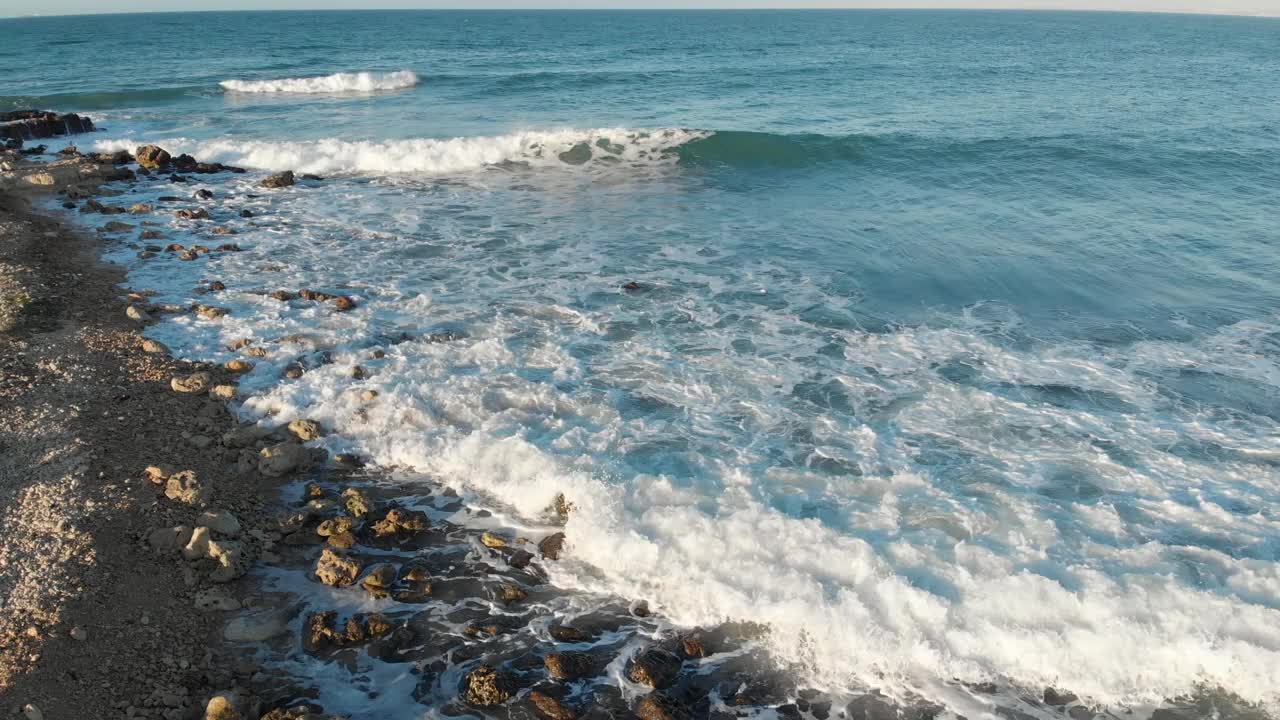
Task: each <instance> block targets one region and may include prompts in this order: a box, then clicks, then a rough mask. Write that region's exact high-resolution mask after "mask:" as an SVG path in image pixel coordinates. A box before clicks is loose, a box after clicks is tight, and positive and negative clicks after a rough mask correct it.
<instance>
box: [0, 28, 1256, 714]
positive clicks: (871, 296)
mask: <svg viewBox="0 0 1280 720" xmlns="http://www.w3.org/2000/svg"><path fill="white" fill-rule="evenodd" d="M161 39H162V40H163V41H160V40H161ZM32 57H42V58H47V59H50V61H48V62H39V63H32V62H29V58H32ZM0 67H8V68H13V69H16V71H15V72H6V73H3V77H0V109H10V108H16V107H27V106H37V107H42V108H45V107H47V108H52V109H57V110H67V111H81V112H87V113H89V114H90V115H91V116H93V117H94V118H95V119H97V120H98V122H99V125H101V126H103V127H104V128H105V131H104V132H103V133H100V134H98V135H95V136H94V137H93V139H92V140H93V142H95V143H98V144H99V146H100V147H103V148H108V147H110V148H115V147H126V148H132V147H133V146H134V145H136V144H139V142H141V141H143V140H147V141H157V142H160V144H162V145H165V146H166V147H170V148H172V149H177V150H182V151H185V152H190V153H192V154H194V155H196V156H197V157H198V158H200V159H209V160H218V161H222V162H229V163H234V164H238V165H243V166H246V167H249V168H250V169H251V170H253V171H255V173H257V174H256V175H252V176H250V177H249V178H248V179H244V180H233V181H231V182H230V183H228V184H225V185H218V186H217V191H218V192H219V193H221V194H226V198H227V199H226V200H225V201H224V202H225V204H226V206H227V208H233V207H239V206H243V207H251V208H253V209H254V211H255V213H257V214H258V215H260V216H265V217H270V218H273V219H272V220H271V221H270V222H259V221H243V220H239V219H235V218H234V216H232V215H228V216H227V217H228V218H231V219H229V220H227V223H226V224H230V225H233V226H235V227H236V228H237V229H238V230H239V231H240V237H239V241H240V242H241V243H242V244H243V245H246V246H248V247H250V248H251V249H252V250H253V251H252V252H249V253H242V254H239V255H237V256H236V257H221V258H217V259H211V260H209V263H208V264H205V265H200V266H199V267H193V266H191V265H183V264H181V263H156V262H151V263H143V262H139V261H137V260H136V259H134V257H133V256H134V252H135V250H136V248H131V247H127V246H121V247H120V248H118V249H117V250H116V251H115V252H114V254H112V255H110V257H112V258H113V259H117V260H120V261H122V262H127V263H129V264H130V266H131V273H132V275H131V280H130V282H131V283H133V284H135V285H138V286H150V287H154V288H157V289H160V290H161V291H163V293H164V294H166V295H168V296H171V297H172V298H173V299H186V298H188V297H189V296H190V288H191V286H192V285H193V284H194V282H195V281H196V280H199V279H201V278H204V279H209V278H212V277H219V278H222V279H224V281H226V283H227V285H228V286H235V287H233V290H235V288H236V287H240V288H242V289H248V288H253V287H296V286H321V287H333V288H347V289H348V291H349V292H353V293H356V294H357V295H358V298H359V300H360V303H361V307H360V309H359V311H357V312H354V313H349V314H344V315H342V316H333V315H326V314H324V313H321V312H317V311H314V310H296V311H295V310H288V311H282V310H281V309H280V308H279V306H278V305H273V304H272V302H273V301H268V300H264V299H262V298H261V297H260V296H258V295H254V294H252V293H248V292H240V293H238V294H237V293H235V292H233V293H231V294H230V296H229V298H228V299H226V302H227V303H228V304H230V305H231V306H232V307H233V308H234V311H235V312H234V314H233V317H234V318H235V319H234V320H227V321H223V322H218V323H211V322H190V321H175V322H172V323H167V324H166V325H164V326H161V327H160V328H157V329H156V330H154V332H155V334H156V336H157V337H161V338H163V339H164V340H165V341H166V342H168V343H169V344H170V345H171V346H173V347H175V348H178V349H180V350H181V351H183V352H186V353H188V354H190V355H191V356H193V357H204V358H215V359H227V358H229V357H231V355H229V354H228V353H227V352H226V351H225V350H223V349H222V346H223V345H224V344H225V343H226V342H228V341H230V340H232V339H235V338H236V337H240V336H243V335H246V334H247V335H252V336H253V337H255V338H258V339H259V340H261V341H262V342H264V343H267V342H270V341H272V340H273V339H275V338H279V337H283V336H286V335H289V334H291V333H295V332H297V331H299V330H306V331H307V332H310V333H313V334H314V336H315V337H316V341H315V342H316V344H317V347H320V348H324V349H329V350H331V351H332V352H333V353H335V354H336V355H337V356H338V357H339V358H347V360H340V361H339V362H338V363H337V364H336V366H334V369H332V370H331V371H330V370H327V369H320V370H318V371H316V372H312V373H308V374H307V375H306V376H304V377H303V378H302V379H301V380H298V381H290V382H282V381H279V380H278V372H279V369H280V367H281V366H282V365H283V364H285V363H287V362H290V361H292V360H294V359H295V356H296V354H297V351H295V350H287V349H281V350H279V351H278V352H276V351H273V354H272V355H271V356H270V357H269V358H267V359H265V360H263V361H262V362H260V363H259V368H258V370H257V371H255V373H254V374H253V375H252V376H251V377H250V378H249V379H248V380H246V383H245V386H246V387H247V388H251V389H252V390H253V391H254V392H255V393H256V395H255V396H254V397H253V398H251V399H250V400H248V401H247V402H246V403H245V404H244V407H243V411H244V413H245V414H246V416H247V417H261V416H267V415H271V416H272V417H274V418H275V419H277V420H278V419H288V418H289V417H292V416H307V417H315V418H317V419H320V420H322V421H323V422H324V423H325V424H326V425H328V426H330V427H332V428H333V429H335V430H336V432H335V434H334V435H332V436H331V437H330V438H329V439H327V440H326V441H325V442H326V443H327V445H328V446H329V447H331V449H334V450H344V449H345V450H358V451H360V452H362V453H365V454H367V455H369V456H370V457H371V458H373V459H374V460H375V461H377V462H379V463H381V464H384V465H388V466H390V465H397V466H400V467H402V468H410V469H411V470H410V472H409V475H410V479H408V480H404V479H403V478H402V480H403V481H405V482H409V483H412V476H413V474H414V473H419V474H420V475H430V476H432V477H435V478H441V479H444V480H445V481H446V482H449V483H451V484H454V485H455V486H457V487H458V488H459V489H461V490H463V491H465V492H467V493H471V494H473V496H474V497H477V498H483V499H484V501H485V502H488V503H490V504H492V505H493V506H494V507H495V508H497V509H499V510H500V512H501V513H502V514H501V517H503V518H505V520H506V521H507V522H509V523H510V524H511V525H512V526H513V527H525V525H524V524H525V523H535V518H536V516H537V513H538V511H539V510H541V508H544V507H545V506H546V504H547V502H548V500H549V499H550V498H551V497H553V496H554V494H555V493H556V492H565V493H566V494H567V495H569V496H570V497H571V498H572V499H574V500H575V502H577V503H578V504H579V505H580V506H582V507H585V508H589V512H586V513H584V514H583V515H584V516H583V517H579V518H577V519H575V520H573V521H571V525H570V528H569V534H570V537H571V538H573V539H574V540H575V541H576V543H575V545H574V550H573V557H574V558H575V559H574V562H573V564H570V565H568V566H566V567H564V568H562V569H560V570H559V571H557V573H558V574H557V575H556V576H555V577H554V580H555V581H556V582H558V583H559V584H561V585H563V586H565V587H571V588H582V589H586V590H589V591H592V592H600V593H615V594H618V595H622V596H624V597H646V598H648V599H649V600H650V602H651V603H652V604H653V605H654V606H655V607H656V608H658V609H660V610H662V611H663V612H665V613H666V614H667V615H668V616H669V617H671V618H672V619H673V621H674V622H676V623H679V624H686V625H692V624H704V625H705V624H710V623H715V622H719V621H723V620H726V619H746V620H754V621H759V622H762V623H766V624H768V625H770V626H771V627H772V628H773V630H774V634H773V636H772V640H771V642H772V650H773V652H774V653H775V655H776V657H777V658H778V659H779V662H782V663H786V664H793V665H794V666H795V667H798V668H800V669H799V670H797V672H802V673H804V674H805V675H806V676H807V678H808V679H809V680H810V681H812V682H815V683H818V684H821V685H823V686H824V687H828V688H863V689H865V688H867V687H882V688H887V689H889V690H891V691H892V690H897V691H900V692H903V693H916V694H918V695H923V696H926V697H930V698H935V699H941V700H944V701H947V702H953V701H955V698H952V697H949V696H948V695H947V691H946V690H944V689H941V688H940V687H939V685H940V684H945V682H944V681H949V680H951V679H961V680H966V681H968V680H972V681H978V680H987V679H998V680H999V681H1001V682H1007V683H1009V684H1011V685H1013V686H1015V687H1027V688H1036V687H1043V686H1045V685H1055V684H1056V685H1058V686H1062V687H1068V688H1071V689H1073V690H1075V691H1076V692H1079V693H1081V694H1083V695H1085V696H1087V697H1090V698H1094V699H1097V700H1099V701H1101V702H1105V703H1120V704H1132V705H1142V704H1143V703H1149V702H1155V701H1158V700H1160V699H1162V698H1169V697H1172V696H1176V695H1179V694H1182V693H1185V692H1189V691H1191V690H1192V689H1194V688H1196V687H1198V686H1200V685H1207V686H1209V687H1221V688H1223V689H1225V690H1226V691H1228V692H1231V693H1236V694H1238V695H1240V696H1241V697H1243V698H1245V699H1246V700H1249V701H1255V702H1263V703H1272V704H1274V703H1275V702H1277V695H1276V692H1277V690H1276V688H1278V687H1280V622H1278V621H1280V511H1277V509H1276V508H1277V501H1278V500H1280V273H1278V271H1280V252H1278V251H1277V242H1280V224H1278V223H1277V212H1276V201H1277V197H1280V100H1278V98H1280V20H1276V19H1262V18H1232V17H1209V16H1174V15H1143V14H1106V13H1022V12H944V11H910V12H907V11H857V12H843V11H830V12H828V11H804V12H800V11H797V12H781V11H760V12H692V11H691V12H358V13H357V12H312V13H202V14H161V15H148V16H95V17H71V18H34V19H20V20H4V21H0ZM397 71H409V72H412V73H414V74H416V76H417V79H418V82H417V83H416V84H409V83H403V82H401V83H396V82H394V81H393V79H388V78H380V82H382V83H384V84H387V85H400V86H399V87H394V88H390V87H389V88H388V89H382V90H376V91H372V92H365V91H360V90H357V89H355V88H356V87H357V85H358V81H352V80H343V79H340V78H339V79H332V80H330V81H327V82H328V83H329V85H328V87H329V91H328V92H305V93H304V92H297V91H298V90H301V89H305V88H307V87H308V84H309V83H308V81H306V80H305V79H306V78H313V77H320V76H330V75H333V74H335V73H348V72H350V73H357V72H371V73H378V74H386V73H394V72H397ZM231 80H235V81H244V82H247V83H250V84H248V85H235V84H232V85H231V87H230V88H228V87H224V86H222V85H220V83H222V82H223V81H231ZM375 80H379V78H375ZM258 81H282V82H280V83H276V84H275V85H270V84H267V85H263V84H259V85H253V84H252V83H254V82H258ZM316 84H317V83H314V82H312V83H310V85H311V86H312V89H315V87H314V86H315V85H316ZM79 142H80V143H81V145H82V146H84V145H85V144H86V141H85V140H83V139H79ZM584 153H585V154H584ZM284 169H297V170H299V171H305V172H315V173H319V174H321V175H324V176H325V178H326V179H325V180H324V181H322V182H313V183H310V184H306V183H304V185H305V187H300V188H296V189H294V190H290V191H286V192H285V193H278V194H272V195H269V196H265V197H256V198H255V197H249V196H248V195H247V194H246V193H248V192H252V191H251V190H249V189H248V186H247V185H245V184H244V183H248V182H250V181H252V180H254V179H256V178H257V177H258V176H260V174H261V172H265V171H269V170H270V171H276V170H284ZM235 183H241V184H240V185H236V184H235ZM170 190H172V188H169V189H166V188H164V187H155V188H153V189H152V190H151V192H153V193H154V194H166V192H169V191H170ZM185 191H186V192H189V188H187V189H186V190H185ZM255 194H256V193H255ZM220 196H221V195H220ZM216 217H217V215H216V214H215V218H216ZM181 232H184V230H183V229H182V228H180V227H178V226H177V225H176V224H175V226H174V227H173V228H172V233H174V234H180V233H181ZM629 281H635V282H637V283H640V285H641V289H640V290H638V291H627V290H624V289H623V286H624V284H625V283H627V282H629ZM442 330H449V331H451V332H455V333H456V334H457V335H460V336H462V339H461V340H459V341H457V342H451V343H429V342H410V343H403V344H399V345H395V346H393V347H392V348H391V350H390V351H389V352H388V356H387V359H385V360H382V361H379V362H378V363H374V364H370V363H367V362H362V364H364V365H368V366H370V367H371V368H372V369H374V370H375V372H374V374H373V376H372V378H370V379H364V380H353V379H351V378H350V374H349V370H350V366H351V365H352V364H353V363H354V362H356V359H357V356H358V355H359V354H360V353H362V352H364V351H365V350H366V349H367V348H369V347H371V346H373V345H377V344H379V343H385V342H386V340H385V339H386V338H387V337H390V336H392V335H394V334H395V333H399V332H409V333H411V334H414V333H416V334H419V335H421V334H422V333H428V332H440V331H442ZM361 357H362V356H361ZM344 362H345V363H346V364H345V365H344ZM344 372H346V373H347V374H345V375H344V374H343V373H344ZM362 388H377V389H379V390H380V392H381V393H382V395H381V398H382V399H381V401H380V404H379V405H378V407H376V408H374V409H372V410H365V411H361V410H360V409H359V408H358V407H357V404H356V403H355V402H354V401H353V400H351V391H353V390H359V389H362Z"/></svg>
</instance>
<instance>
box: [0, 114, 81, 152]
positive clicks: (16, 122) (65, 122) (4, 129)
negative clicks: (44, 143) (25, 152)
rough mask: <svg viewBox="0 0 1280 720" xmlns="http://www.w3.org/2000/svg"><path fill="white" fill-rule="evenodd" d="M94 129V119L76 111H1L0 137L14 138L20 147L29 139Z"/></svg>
mask: <svg viewBox="0 0 1280 720" xmlns="http://www.w3.org/2000/svg"><path fill="white" fill-rule="evenodd" d="M93 130H94V127H93V121H92V120H90V119H89V118H88V117H87V116H84V115H77V114H75V113H66V114H63V115H59V114H57V113H53V112H49V111H46V110H11V111H8V112H3V113H0V139H7V140H14V141H16V142H15V143H14V144H15V145H17V146H19V147H20V146H21V145H22V143H23V142H25V141H27V140H38V139H41V138H47V137H53V136H55V135H71V134H78V133H86V132H92V131H93Z"/></svg>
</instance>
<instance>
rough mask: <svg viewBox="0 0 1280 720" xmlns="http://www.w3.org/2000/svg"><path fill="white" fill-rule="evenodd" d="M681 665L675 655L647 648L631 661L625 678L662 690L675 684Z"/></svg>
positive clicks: (659, 649)
mask: <svg viewBox="0 0 1280 720" xmlns="http://www.w3.org/2000/svg"><path fill="white" fill-rule="evenodd" d="M682 664H683V663H682V662H681V660H680V658H679V657H677V656H676V655H675V653H672V652H668V651H666V650H663V649H662V648H657V647H654V648H649V649H648V650H645V651H644V652H642V653H640V654H639V655H637V656H636V657H635V658H633V659H632V660H631V663H630V667H629V668H628V669H627V678H628V679H630V680H631V682H633V683H637V684H639V685H647V686H649V687H651V688H654V689H657V690H662V689H664V688H668V687H671V686H672V685H673V684H674V683H675V681H676V676H677V675H679V674H680V667H681V665H682Z"/></svg>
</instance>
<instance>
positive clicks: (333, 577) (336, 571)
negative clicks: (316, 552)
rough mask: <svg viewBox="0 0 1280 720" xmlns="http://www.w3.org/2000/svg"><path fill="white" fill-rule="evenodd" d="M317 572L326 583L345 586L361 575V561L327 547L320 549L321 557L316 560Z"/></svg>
mask: <svg viewBox="0 0 1280 720" xmlns="http://www.w3.org/2000/svg"><path fill="white" fill-rule="evenodd" d="M315 574H316V578H317V579H318V580H320V582H322V583H324V584H325V585H332V586H333V587H345V586H347V585H351V584H353V583H354V582H355V581H356V578H357V577H359V576H360V563H359V562H357V561H355V560H354V559H352V558H351V557H349V556H347V555H343V554H341V553H337V552H334V551H333V550H330V549H329V548H325V549H324V550H322V551H320V559H319V560H317V561H316V569H315Z"/></svg>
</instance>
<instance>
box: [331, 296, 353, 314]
mask: <svg viewBox="0 0 1280 720" xmlns="http://www.w3.org/2000/svg"><path fill="white" fill-rule="evenodd" d="M333 306H334V307H335V308H337V309H338V312H346V311H348V310H354V309H355V307H356V301H355V300H352V299H351V298H350V297H347V296H346V295H343V296H341V297H338V298H335V299H334V301H333Z"/></svg>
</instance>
